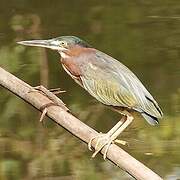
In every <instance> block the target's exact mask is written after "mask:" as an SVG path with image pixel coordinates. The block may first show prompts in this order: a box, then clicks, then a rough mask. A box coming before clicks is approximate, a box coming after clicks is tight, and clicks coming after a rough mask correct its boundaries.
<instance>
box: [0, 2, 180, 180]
mask: <svg viewBox="0 0 180 180" xmlns="http://www.w3.org/2000/svg"><path fill="white" fill-rule="evenodd" d="M71 3H72V4H71V6H70V5H69V2H68V1H53V2H49V1H48V0H46V1H43V6H42V4H41V3H39V4H38V2H37V1H14V4H11V5H10V3H8V2H1V4H2V6H1V7H0V10H1V16H0V22H1V24H0V29H1V31H0V65H1V66H2V67H4V68H5V69H7V70H8V71H10V72H12V73H14V74H15V75H17V76H18V77H19V78H21V79H23V80H24V81H26V82H28V83H29V84H31V85H33V86H35V85H38V84H44V85H46V86H48V87H51V88H52V87H61V88H63V89H65V90H66V91H67V93H65V94H64V95H63V97H62V98H63V100H64V101H65V102H66V103H67V104H68V107H70V109H71V110H72V112H73V113H74V114H75V115H76V116H77V117H79V118H80V119H82V121H84V122H86V123H87V124H88V125H90V126H92V127H95V128H96V129H97V130H99V131H102V132H106V131H107V130H108V129H110V128H111V127H112V126H113V125H114V124H115V123H116V122H117V121H118V118H119V116H118V114H117V113H114V112H112V111H111V110H109V109H107V108H105V107H104V106H103V105H101V104H99V103H97V102H96V101H95V100H93V99H92V98H91V97H90V96H89V95H88V94H87V93H86V92H85V91H84V90H82V89H81V88H80V87H78V85H76V84H75V83H74V82H73V80H71V78H70V77H68V76H67V75H66V73H65V72H64V71H63V70H62V68H61V66H60V65H58V58H59V56H58V55H57V54H56V53H55V52H51V51H47V50H44V49H38V48H26V47H23V46H18V45H16V44H15V42H16V41H19V40H22V39H36V38H50V37H56V36H58V35H77V36H80V37H82V38H83V39H85V40H87V41H88V42H90V43H91V44H92V45H93V46H94V47H97V48H98V49H100V50H102V51H104V52H106V53H108V54H110V55H112V56H113V57H116V58H117V59H119V60H121V61H122V62H123V63H124V64H126V65H127V66H128V67H130V69H132V70H133V72H135V73H136V74H137V75H138V77H139V78H140V79H141V80H142V81H143V83H144V84H146V86H147V88H148V89H149V90H150V92H152V94H153V96H155V98H156V99H157V100H158V102H159V103H160V104H161V106H162V108H163V111H164V114H165V117H164V120H162V121H161V124H160V126H159V127H151V126H149V125H148V124H147V123H146V122H145V121H144V120H143V119H142V118H141V117H140V116H138V115H137V116H136V120H135V122H134V123H133V124H132V125H131V126H130V127H129V128H128V130H126V131H125V132H124V133H123V134H122V139H125V140H127V141H128V142H129V143H130V146H129V147H124V149H126V150H127V151H128V152H129V153H130V154H132V155H133V156H134V157H136V158H137V159H138V160H140V161H142V162H144V163H145V164H146V165H147V166H148V167H150V168H152V169H153V170H155V172H157V173H158V174H160V175H161V176H163V177H164V178H165V179H173V178H174V179H178V178H179V177H180V175H179V167H180V156H179V149H180V140H179V137H180V121H179V119H180V86H179V78H180V63H179V59H180V57H179V56H180V55H179V47H180V46H179V42H180V41H179V40H180V39H179V29H180V24H179V15H178V13H177V12H179V9H180V3H179V1H177V0H175V1H170V0H169V1H166V3H165V2H164V1H158V2H157V1H147V2H144V1H136V2H134V1H133V2H132V1H126V2H125V1H115V0H113V1H111V2H107V4H106V3H102V2H101V1H91V2H86V1H81V0H76V1H72V2H71ZM52 9H53V10H52ZM9 12H11V13H9ZM82 15H83V16H82ZM0 92H1V93H0V104H1V109H0V148H1V152H0V179H22V178H25V179H28V178H29V179H31V178H37V179H41V178H42V179H44V178H51V179H53V178H54V179H55V178H58V179H102V178H105V179H119V177H121V179H130V177H129V176H128V175H127V174H125V173H124V172H123V171H120V170H119V169H118V168H117V167H114V166H113V165H111V164H109V163H107V162H104V161H103V160H102V159H101V157H100V156H99V157H97V158H96V159H95V160H93V161H92V160H90V156H91V153H90V152H88V150H87V147H86V145H84V144H83V143H82V142H80V141H79V140H77V139H76V138H74V137H72V136H71V135H70V134H69V133H67V132H66V131H65V130H64V129H62V128H61V127H57V125H55V124H53V123H52V122H51V121H49V120H46V121H45V124H44V125H43V126H42V125H41V124H39V122H38V118H39V113H38V112H37V111H36V110H35V109H33V108H32V107H30V106H29V105H27V104H26V103H24V102H22V100H20V99H18V98H17V97H15V96H14V95H12V94H11V93H9V92H7V91H6V90H4V89H3V88H0ZM102 122H103V123H102ZM102 124H103V126H102Z"/></svg>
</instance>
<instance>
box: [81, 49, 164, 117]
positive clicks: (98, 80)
mask: <svg viewBox="0 0 180 180" xmlns="http://www.w3.org/2000/svg"><path fill="white" fill-rule="evenodd" d="M85 57H86V58H84V60H85V62H84V63H83V64H84V65H83V67H82V64H81V71H82V75H81V80H82V83H83V86H84V88H85V89H86V90H87V91H88V92H89V93H90V94H91V95H92V96H94V97H95V98H96V99H98V100H99V101H100V102H102V103H104V104H106V105H112V106H122V107H128V108H132V109H135V110H137V111H139V112H146V113H147V114H150V115H152V116H155V117H157V118H160V117H161V116H162V112H161V110H160V108H159V106H158V104H157V102H156V101H155V100H154V98H153V97H152V96H151V94H150V93H149V92H148V91H147V90H146V88H145V87H144V86H143V84H142V83H141V82H140V80H139V79H138V78H137V77H136V76H135V75H134V74H133V73H132V72H131V71H130V70H129V69H128V68H127V67H126V66H125V65H123V64H122V63H120V62H119V61H117V60H116V59H113V58H112V57H110V56H108V55H107V54H105V53H103V52H101V51H97V50H96V53H93V54H90V55H87V56H85Z"/></svg>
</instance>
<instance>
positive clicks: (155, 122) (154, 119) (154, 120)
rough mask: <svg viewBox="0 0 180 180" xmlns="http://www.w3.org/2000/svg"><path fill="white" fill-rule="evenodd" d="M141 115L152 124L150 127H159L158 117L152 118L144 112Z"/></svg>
mask: <svg viewBox="0 0 180 180" xmlns="http://www.w3.org/2000/svg"><path fill="white" fill-rule="evenodd" d="M141 115H142V116H143V117H144V118H145V119H146V121H147V122H148V123H149V124H150V125H153V126H154V125H157V124H159V121H158V119H157V118H156V117H154V116H151V115H149V114H147V113H145V112H142V113H141Z"/></svg>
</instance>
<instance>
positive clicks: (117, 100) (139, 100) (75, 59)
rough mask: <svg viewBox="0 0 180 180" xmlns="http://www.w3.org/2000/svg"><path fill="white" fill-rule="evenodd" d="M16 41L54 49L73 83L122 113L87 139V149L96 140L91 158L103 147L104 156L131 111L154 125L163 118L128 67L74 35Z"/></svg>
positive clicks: (127, 123)
mask: <svg viewBox="0 0 180 180" xmlns="http://www.w3.org/2000/svg"><path fill="white" fill-rule="evenodd" d="M18 44H21V45H25V46H37V47H44V48H48V49H51V50H55V51H57V52H58V53H59V54H60V56H61V58H60V63H61V64H62V67H63V68H64V70H65V71H66V72H67V74H68V75H70V76H71V77H72V79H74V80H75V82H76V83H77V84H79V85H80V86H81V87H82V88H84V89H85V90H86V91H87V92H88V93H89V94H90V95H92V96H93V97H94V98H96V99H97V100H98V101H99V102H101V103H102V104H104V105H106V106H108V107H111V108H112V109H114V110H115V111H117V112H118V113H120V114H122V119H120V120H119V121H118V123H117V124H116V125H115V126H114V127H113V128H112V129H110V130H109V131H108V132H107V133H99V134H98V135H97V136H96V137H93V138H91V139H90V141H89V143H88V148H89V149H90V150H92V148H91V147H92V143H93V141H94V139H96V140H97V141H96V145H95V152H94V153H93V155H92V157H95V156H96V154H97V153H98V152H100V151H101V150H102V149H103V148H105V153H104V159H105V158H106V156H107V153H108V149H109V147H110V145H111V144H112V143H114V142H116V141H118V140H117V137H118V136H119V135H120V134H121V133H122V132H123V131H124V130H125V129H126V127H128V126H129V124H131V122H132V121H133V119H134V117H133V115H132V112H134V111H135V112H138V113H140V114H141V115H142V116H143V117H144V119H145V120H146V121H147V122H148V123H149V124H150V125H157V124H158V123H159V119H161V118H162V117H163V112H162V110H161V108H160V107H159V105H158V103H157V102H156V100H155V99H154V98H153V96H152V95H151V94H150V93H149V91H148V90H147V89H146V88H145V86H144V85H143V84H142V82H141V81H140V80H139V79H138V78H137V76H136V75H135V74H134V73H133V72H132V71H131V70H130V69H129V68H128V67H126V66H125V65H124V64H122V63H121V62H120V61H118V60H117V59H115V58H113V57H111V56H110V55H108V54H106V53H104V52H102V51H100V50H98V49H95V48H93V47H92V46H91V45H90V44H89V43H87V42H86V41H84V40H82V39H80V38H78V37H76V36H60V37H56V38H52V39H47V40H27V41H20V42H18ZM119 142H120V143H121V144H123V143H124V141H119Z"/></svg>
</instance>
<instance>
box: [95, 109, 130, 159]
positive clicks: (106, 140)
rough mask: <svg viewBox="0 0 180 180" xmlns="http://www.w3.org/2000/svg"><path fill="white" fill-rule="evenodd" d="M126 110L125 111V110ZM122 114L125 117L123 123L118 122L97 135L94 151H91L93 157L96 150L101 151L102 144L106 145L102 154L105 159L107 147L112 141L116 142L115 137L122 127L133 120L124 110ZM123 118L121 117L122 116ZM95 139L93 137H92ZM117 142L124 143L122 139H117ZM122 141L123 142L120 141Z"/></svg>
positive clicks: (121, 130)
mask: <svg viewBox="0 0 180 180" xmlns="http://www.w3.org/2000/svg"><path fill="white" fill-rule="evenodd" d="M125 112H126V111H125ZM123 114H124V113H123ZM124 116H125V117H126V120H125V121H123V122H124V123H123V124H122V122H121V121H120V122H121V123H120V122H118V123H117V124H116V125H115V126H114V127H113V128H112V129H113V130H112V129H111V130H110V131H109V132H108V133H106V134H103V135H100V136H97V137H96V138H98V140H97V143H96V145H95V152H94V153H93V155H92V157H95V156H96V154H97V153H98V152H100V151H101V149H102V148H103V147H104V146H107V147H106V149H105V153H104V155H103V157H104V159H106V155H107V152H108V149H109V146H110V145H111V144H112V143H114V141H115V142H116V138H117V137H118V136H119V134H121V133H122V132H123V131H124V129H125V128H126V127H127V126H128V125H129V124H130V123H131V122H132V121H133V116H132V115H131V114H130V113H128V112H126V114H124ZM122 119H123V118H122ZM93 139H95V138H93ZM117 142H120V143H121V144H123V143H124V141H119V140H117ZM122 142H123V143H122Z"/></svg>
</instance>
